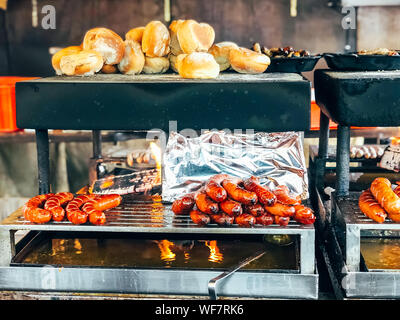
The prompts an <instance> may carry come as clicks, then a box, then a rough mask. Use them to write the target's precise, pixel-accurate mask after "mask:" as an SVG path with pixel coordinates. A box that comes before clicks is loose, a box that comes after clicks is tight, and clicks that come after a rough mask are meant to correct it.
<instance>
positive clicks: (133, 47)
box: [118, 40, 144, 74]
mask: <svg viewBox="0 0 400 320" xmlns="http://www.w3.org/2000/svg"><path fill="white" fill-rule="evenodd" d="M143 67H144V54H143V51H142V46H141V45H140V43H139V42H136V41H133V40H125V54H124V56H123V58H122V60H121V62H120V63H119V64H118V69H119V71H121V72H122V73H125V74H139V73H140V72H142V70H143Z"/></svg>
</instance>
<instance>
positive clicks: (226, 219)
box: [210, 212, 235, 226]
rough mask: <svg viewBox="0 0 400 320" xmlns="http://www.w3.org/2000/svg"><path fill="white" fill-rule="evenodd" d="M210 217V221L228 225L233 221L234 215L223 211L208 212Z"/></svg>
mask: <svg viewBox="0 0 400 320" xmlns="http://www.w3.org/2000/svg"><path fill="white" fill-rule="evenodd" d="M210 219H211V221H212V222H214V223H216V224H218V225H220V226H230V225H232V224H233V222H234V221H235V217H234V216H230V215H228V214H226V213H225V212H220V213H215V214H210Z"/></svg>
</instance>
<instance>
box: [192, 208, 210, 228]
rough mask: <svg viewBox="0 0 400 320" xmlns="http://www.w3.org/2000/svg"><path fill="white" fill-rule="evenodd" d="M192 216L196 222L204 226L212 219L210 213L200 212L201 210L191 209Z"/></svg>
mask: <svg viewBox="0 0 400 320" xmlns="http://www.w3.org/2000/svg"><path fill="white" fill-rule="evenodd" d="M190 218H191V219H192V221H193V222H194V223H195V224H197V225H199V226H204V225H206V224H209V223H210V220H211V219H210V216H209V215H207V214H205V213H203V212H200V211H199V210H192V211H190Z"/></svg>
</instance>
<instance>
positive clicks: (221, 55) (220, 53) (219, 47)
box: [208, 41, 239, 71]
mask: <svg viewBox="0 0 400 320" xmlns="http://www.w3.org/2000/svg"><path fill="white" fill-rule="evenodd" d="M238 48H239V47H238V45H237V44H236V43H234V42H230V41H224V42H220V43H216V44H214V45H213V46H212V47H211V48H210V50H208V53H211V54H212V55H213V57H214V59H215V61H217V63H218V64H219V71H224V70H226V69H228V68H229V67H230V66H231V64H230V62H229V51H231V49H238Z"/></svg>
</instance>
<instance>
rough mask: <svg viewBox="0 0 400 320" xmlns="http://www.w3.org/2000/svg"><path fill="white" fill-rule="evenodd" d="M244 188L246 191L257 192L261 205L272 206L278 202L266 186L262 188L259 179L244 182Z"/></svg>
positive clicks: (254, 178)
mask: <svg viewBox="0 0 400 320" xmlns="http://www.w3.org/2000/svg"><path fill="white" fill-rule="evenodd" d="M244 187H245V189H246V190H249V191H252V192H255V193H256V194H257V197H258V201H259V202H260V203H261V204H265V205H268V206H272V205H273V204H274V203H275V202H276V196H275V195H274V194H273V193H272V192H271V190H269V188H268V187H266V186H264V187H263V186H261V185H260V184H259V180H258V178H257V177H254V176H252V177H250V178H249V179H247V180H245V181H244Z"/></svg>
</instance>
